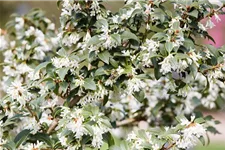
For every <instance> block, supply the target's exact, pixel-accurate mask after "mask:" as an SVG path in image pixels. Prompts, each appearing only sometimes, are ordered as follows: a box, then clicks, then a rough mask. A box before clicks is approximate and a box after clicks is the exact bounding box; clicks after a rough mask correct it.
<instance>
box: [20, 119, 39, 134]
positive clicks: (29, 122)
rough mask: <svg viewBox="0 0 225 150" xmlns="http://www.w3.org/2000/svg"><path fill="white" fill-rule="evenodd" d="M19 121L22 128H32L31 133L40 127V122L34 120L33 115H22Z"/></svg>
mask: <svg viewBox="0 0 225 150" xmlns="http://www.w3.org/2000/svg"><path fill="white" fill-rule="evenodd" d="M21 123H22V126H23V128H24V129H29V130H32V131H31V133H32V134H35V133H37V132H38V131H39V129H40V124H39V123H38V122H37V121H36V119H35V117H24V118H22V121H21Z"/></svg>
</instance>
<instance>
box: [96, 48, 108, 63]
mask: <svg viewBox="0 0 225 150" xmlns="http://www.w3.org/2000/svg"><path fill="white" fill-rule="evenodd" d="M110 56H111V55H110V53H109V52H108V51H107V50H105V51H104V52H101V53H98V57H99V58H100V59H101V60H102V61H103V62H105V63H106V64H109V58H110Z"/></svg>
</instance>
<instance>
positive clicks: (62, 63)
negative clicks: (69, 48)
mask: <svg viewBox="0 0 225 150" xmlns="http://www.w3.org/2000/svg"><path fill="white" fill-rule="evenodd" d="M52 64H53V65H54V66H55V67H56V68H63V67H71V68H76V67H78V62H77V61H76V60H73V61H71V60H70V59H69V58H68V57H62V58H57V57H55V58H52Z"/></svg>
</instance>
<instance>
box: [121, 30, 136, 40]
mask: <svg viewBox="0 0 225 150" xmlns="http://www.w3.org/2000/svg"><path fill="white" fill-rule="evenodd" d="M121 38H122V39H124V40H130V39H133V40H136V41H137V42H139V39H138V37H137V36H136V35H135V34H133V33H131V32H129V31H124V32H123V33H122V35H121Z"/></svg>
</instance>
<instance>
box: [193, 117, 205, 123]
mask: <svg viewBox="0 0 225 150" xmlns="http://www.w3.org/2000/svg"><path fill="white" fill-rule="evenodd" d="M194 122H195V123H199V124H201V123H204V122H205V119H203V118H197V119H195V121H194Z"/></svg>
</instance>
